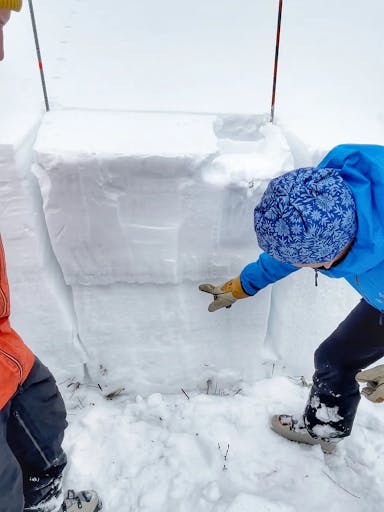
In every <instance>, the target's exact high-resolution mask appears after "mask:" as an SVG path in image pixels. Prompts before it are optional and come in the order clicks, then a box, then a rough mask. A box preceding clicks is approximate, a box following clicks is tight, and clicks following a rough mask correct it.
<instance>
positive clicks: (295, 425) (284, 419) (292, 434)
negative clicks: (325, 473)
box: [271, 414, 339, 453]
mask: <svg viewBox="0 0 384 512" xmlns="http://www.w3.org/2000/svg"><path fill="white" fill-rule="evenodd" d="M271 429H272V430H273V431H274V432H276V434H279V435H280V436H282V437H285V438H286V439H289V440H290V441H296V442H297V443H304V444H310V445H317V444H319V445H320V446H321V449H322V450H323V452H324V453H333V452H334V451H335V450H336V444H337V442H338V441H339V439H336V438H335V439H319V438H315V437H312V436H311V435H310V434H309V432H308V430H307V429H306V427H305V424H304V420H303V418H300V419H297V418H295V417H294V416H291V415H289V414H275V415H274V416H272V419H271Z"/></svg>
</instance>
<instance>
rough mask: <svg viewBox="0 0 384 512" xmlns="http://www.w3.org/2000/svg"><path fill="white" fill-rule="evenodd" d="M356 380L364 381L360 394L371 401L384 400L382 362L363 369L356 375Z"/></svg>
mask: <svg viewBox="0 0 384 512" xmlns="http://www.w3.org/2000/svg"><path fill="white" fill-rule="evenodd" d="M356 380H357V382H366V383H367V384H366V386H365V388H363V389H362V391H361V394H362V395H364V396H365V397H366V398H368V400H370V401H371V402H376V403H378V402H384V364H381V365H379V366H375V367H374V368H370V369H369V370H364V371H362V372H359V373H358V374H357V375H356Z"/></svg>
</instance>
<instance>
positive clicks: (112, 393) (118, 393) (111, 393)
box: [104, 387, 125, 400]
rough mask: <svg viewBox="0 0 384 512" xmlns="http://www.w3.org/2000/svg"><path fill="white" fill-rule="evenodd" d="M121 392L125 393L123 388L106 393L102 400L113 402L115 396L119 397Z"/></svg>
mask: <svg viewBox="0 0 384 512" xmlns="http://www.w3.org/2000/svg"><path fill="white" fill-rule="evenodd" d="M123 391H125V388H123V387H120V388H117V389H115V390H114V391H111V392H110V393H108V395H104V398H106V399H107V400H113V399H114V398H116V397H117V396H119V395H121V393H122V392H123Z"/></svg>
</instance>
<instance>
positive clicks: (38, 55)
mask: <svg viewBox="0 0 384 512" xmlns="http://www.w3.org/2000/svg"><path fill="white" fill-rule="evenodd" d="M28 1H29V12H30V13H31V21H32V29H33V37H34V38H35V46H36V54H37V61H38V64H39V70H40V78H41V85H42V86H43V94H44V101H45V109H46V111H47V112H48V111H49V103H48V94H47V87H46V85H45V78H44V70H43V61H42V60H41V53H40V45H39V38H38V36H37V28H36V20H35V14H34V12H33V4H32V0H28Z"/></svg>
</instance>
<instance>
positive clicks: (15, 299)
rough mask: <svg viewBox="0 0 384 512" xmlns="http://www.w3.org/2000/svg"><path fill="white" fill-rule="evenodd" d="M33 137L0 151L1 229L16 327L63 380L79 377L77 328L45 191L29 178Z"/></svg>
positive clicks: (31, 134) (31, 135)
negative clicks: (64, 292)
mask: <svg viewBox="0 0 384 512" xmlns="http://www.w3.org/2000/svg"><path fill="white" fill-rule="evenodd" d="M34 133H35V130H34V129H33V130H31V133H29V134H28V135H26V136H25V137H24V139H23V138H21V139H20V142H19V143H18V145H17V146H13V145H11V144H4V145H0V176H1V180H0V208H1V215H0V226H1V227H0V229H1V234H2V237H3V242H4V248H5V252H6V259H7V269H8V276H9V282H10V288H11V322H12V325H13V327H14V328H15V329H16V330H17V331H18V332H19V334H20V335H21V336H22V337H23V339H24V340H25V342H26V343H28V344H29V345H30V347H31V348H32V349H33V351H34V352H35V353H36V354H37V355H38V356H39V357H40V358H41V359H42V360H43V361H44V362H45V363H46V364H48V365H49V366H50V368H51V369H52V371H53V372H54V373H55V375H56V377H57V378H59V379H62V378H66V377H69V376H73V375H74V374H76V373H78V374H80V373H81V365H79V362H78V357H77V354H76V353H75V352H74V351H73V350H72V325H71V323H70V321H68V318H67V316H66V315H65V313H64V311H63V309H62V307H61V297H60V292H59V291H58V287H57V280H59V281H60V279H61V280H62V276H61V275H60V269H59V268H58V267H57V263H56V262H55V259H54V258H52V252H51V249H50V243H49V239H48V236H47V232H46V227H45V220H44V217H43V211H42V206H41V196H40V190H39V187H38V184H37V181H36V178H35V177H33V176H32V175H31V174H30V166H31V157H32V143H33V139H34ZM58 273H59V274H58ZM62 282H63V281H62ZM64 360H66V364H65V365H63V364H62V361H64Z"/></svg>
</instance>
